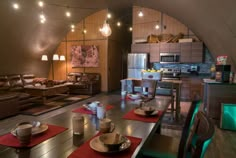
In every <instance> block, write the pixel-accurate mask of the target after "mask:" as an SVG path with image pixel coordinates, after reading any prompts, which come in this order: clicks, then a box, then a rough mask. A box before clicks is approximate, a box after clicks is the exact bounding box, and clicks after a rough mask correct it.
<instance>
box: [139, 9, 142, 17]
mask: <svg viewBox="0 0 236 158" xmlns="http://www.w3.org/2000/svg"><path fill="white" fill-rule="evenodd" d="M138 16H139V17H143V12H142V10H141V9H140V11H139V13H138Z"/></svg>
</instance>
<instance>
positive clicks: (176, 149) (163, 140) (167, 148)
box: [140, 101, 202, 158]
mask: <svg viewBox="0 0 236 158" xmlns="http://www.w3.org/2000/svg"><path fill="white" fill-rule="evenodd" d="M201 103H202V102H201V101H193V102H192V103H191V106H190V109H189V111H188V114H187V117H186V121H185V124H184V127H183V131H182V135H181V139H179V138H176V137H171V136H166V135H161V134H157V133H156V134H155V135H154V136H153V137H151V138H150V140H149V141H147V142H146V143H145V144H144V147H143V148H142V149H141V155H142V156H140V157H153V158H158V157H160V158H172V157H173V158H176V157H179V158H183V155H184V151H185V146H186V142H187V138H188V136H189V133H190V128H191V127H192V126H193V122H194V117H195V115H196V114H197V112H198V111H199V108H200V105H201Z"/></svg>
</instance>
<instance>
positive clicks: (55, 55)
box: [41, 54, 66, 80]
mask: <svg viewBox="0 0 236 158" xmlns="http://www.w3.org/2000/svg"><path fill="white" fill-rule="evenodd" d="M41 60H42V61H48V56H47V55H42V58H41ZM58 60H60V61H65V60H66V58H65V56H64V55H60V57H59V55H58V54H53V56H52V79H53V80H54V66H53V62H54V61H58Z"/></svg>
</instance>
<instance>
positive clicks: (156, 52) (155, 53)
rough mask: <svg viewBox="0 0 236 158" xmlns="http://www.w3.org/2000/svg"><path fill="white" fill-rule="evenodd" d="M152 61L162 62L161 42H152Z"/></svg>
mask: <svg viewBox="0 0 236 158" xmlns="http://www.w3.org/2000/svg"><path fill="white" fill-rule="evenodd" d="M150 62H151V63H153V62H160V44H159V43H155V44H154V43H153V44H150Z"/></svg>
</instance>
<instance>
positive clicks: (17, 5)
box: [12, 2, 20, 10]
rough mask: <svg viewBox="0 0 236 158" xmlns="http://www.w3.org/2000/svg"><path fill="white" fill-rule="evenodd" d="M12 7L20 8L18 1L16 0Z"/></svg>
mask: <svg viewBox="0 0 236 158" xmlns="http://www.w3.org/2000/svg"><path fill="white" fill-rule="evenodd" d="M12 7H13V8H14V9H15V10H18V9H19V8H20V5H19V4H18V3H17V2H14V3H13V4H12Z"/></svg>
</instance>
